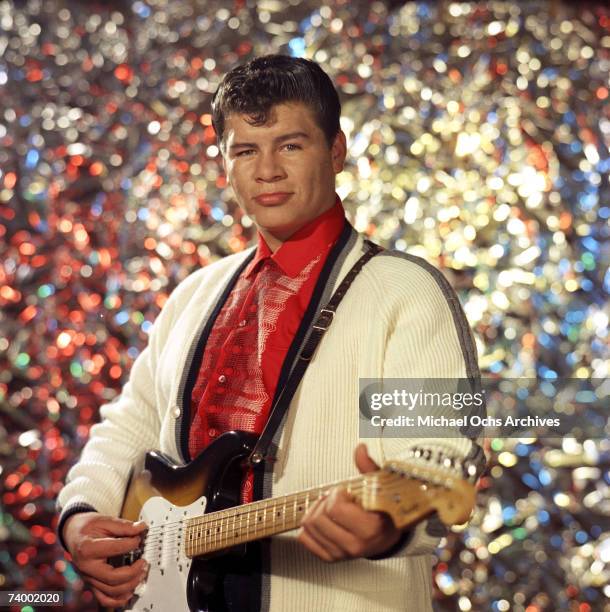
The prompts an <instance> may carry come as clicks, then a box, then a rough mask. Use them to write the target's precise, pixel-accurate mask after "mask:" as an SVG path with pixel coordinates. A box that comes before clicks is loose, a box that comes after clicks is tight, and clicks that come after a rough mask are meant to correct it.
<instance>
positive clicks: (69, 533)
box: [63, 512, 148, 607]
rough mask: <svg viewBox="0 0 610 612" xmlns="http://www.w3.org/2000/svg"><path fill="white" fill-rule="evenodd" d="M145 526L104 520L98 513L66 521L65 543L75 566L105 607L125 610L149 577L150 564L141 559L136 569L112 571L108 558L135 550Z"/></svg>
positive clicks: (127, 568)
mask: <svg viewBox="0 0 610 612" xmlns="http://www.w3.org/2000/svg"><path fill="white" fill-rule="evenodd" d="M146 529H147V527H146V524H145V523H143V522H137V523H133V522H132V521H128V520H126V519H119V518H113V517H110V516H104V515H102V514H98V513H97V512H79V513H77V514H73V515H72V516H71V517H69V518H68V520H67V521H66V523H65V525H64V528H63V536H64V542H65V543H66V546H67V548H68V551H69V552H70V554H71V555H72V559H73V561H74V565H76V567H77V568H78V570H79V571H80V572H81V574H82V575H83V578H84V579H85V580H86V581H87V582H88V583H89V584H90V585H91V587H92V589H93V593H94V595H95V596H96V598H97V600H98V601H99V602H100V604H102V605H103V606H110V607H115V606H124V605H125V604H127V602H128V601H129V600H130V599H131V598H132V597H133V592H134V590H135V588H136V587H137V586H138V584H139V583H140V582H142V580H143V579H144V577H145V576H146V573H147V571H148V564H147V563H146V561H144V559H138V560H137V561H136V562H135V563H134V564H133V565H125V566H123V567H117V568H115V567H112V566H111V565H109V564H108V562H107V560H108V557H114V556H116V555H121V554H123V553H127V552H130V551H132V550H135V549H136V548H138V547H139V546H140V542H141V539H142V535H143V533H144V532H145V531H146Z"/></svg>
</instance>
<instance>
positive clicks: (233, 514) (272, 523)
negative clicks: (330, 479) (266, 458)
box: [185, 472, 380, 557]
mask: <svg viewBox="0 0 610 612" xmlns="http://www.w3.org/2000/svg"><path fill="white" fill-rule="evenodd" d="M379 474H380V472H370V473H368V474H365V475H363V476H358V477H356V478H351V479H349V480H343V481H340V482H335V483H332V484H329V485H323V486H321V487H313V488H311V489H307V490H305V491H299V492H298V493H292V494H290V495H284V496H281V497H274V498H271V499H264V500H261V501H257V502H253V503H250V504H245V505H243V506H236V507H234V508H228V509H227V510H220V511H218V512H211V513H210V514H204V515H202V516H200V517H197V518H193V519H189V520H188V521H187V524H186V530H185V543H186V556H187V557H197V556H199V555H206V554H209V553H212V552H215V551H219V550H224V549H226V548H231V547H232V546H236V545H238V544H243V543H245V542H252V541H254V540H260V539H262V538H267V537H269V536H272V535H276V534H278V533H283V532H285V531H290V530H292V529H296V528H297V527H299V525H300V523H301V519H302V518H303V516H304V514H305V513H306V512H307V510H308V509H309V507H310V506H311V505H312V504H313V503H314V502H315V501H316V500H318V499H320V497H322V496H323V495H325V494H326V493H327V492H329V491H330V489H331V488H333V487H336V486H340V487H343V488H345V489H346V490H347V492H348V493H349V494H351V495H352V496H353V497H354V498H356V499H357V500H358V501H359V502H360V503H361V504H362V506H363V507H364V508H367V507H368V506H369V503H367V502H369V501H370V500H371V499H374V498H375V496H376V495H377V489H378V486H379V483H378V481H379V478H378V476H379Z"/></svg>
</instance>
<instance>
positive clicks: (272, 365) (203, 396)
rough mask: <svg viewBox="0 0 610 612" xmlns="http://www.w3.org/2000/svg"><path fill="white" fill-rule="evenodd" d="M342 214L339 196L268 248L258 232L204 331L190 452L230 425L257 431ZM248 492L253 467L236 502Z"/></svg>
mask: <svg viewBox="0 0 610 612" xmlns="http://www.w3.org/2000/svg"><path fill="white" fill-rule="evenodd" d="M344 223H345V214H344V210H343V206H342V204H341V200H340V198H339V196H336V199H335V204H334V206H333V207H332V208H331V209H330V210H328V211H326V212H325V213H323V214H321V215H320V216H318V217H316V218H315V219H313V220H312V221H311V222H309V223H308V224H307V225H305V226H304V227H302V228H301V229H300V230H299V231H298V232H296V233H295V234H293V235H292V236H291V237H290V239H289V240H287V241H286V242H284V243H283V244H282V246H280V248H279V249H278V250H277V251H276V252H275V253H272V252H271V249H270V248H269V247H268V246H267V243H266V242H265V240H264V238H263V237H262V236H261V234H260V233H259V234H258V247H257V251H256V255H255V257H254V259H253V260H252V261H251V262H250V264H248V266H247V267H246V268H245V270H244V271H243V272H242V274H241V275H240V277H239V279H238V280H237V282H236V283H235V286H234V287H233V290H232V291H231V293H230V295H229V297H228V298H227V301H226V302H225V303H224V305H223V306H222V308H221V310H220V312H219V314H218V317H217V318H216V321H215V322H214V325H213V327H212V330H211V331H210V335H209V337H208V340H207V343H206V347H205V351H204V354H203V359H202V363H201V367H200V369H199V374H198V376H197V380H196V382H195V385H194V387H193V392H192V394H191V406H193V410H192V418H191V428H190V431H189V453H190V456H191V458H195V457H196V456H197V455H198V454H199V453H200V452H201V451H202V450H204V449H205V448H206V447H207V445H208V444H210V442H212V441H213V440H214V439H215V438H217V437H218V436H219V435H221V434H222V433H225V432H227V431H231V430H233V429H236V430H242V431H248V432H252V433H257V434H260V433H261V432H262V430H263V427H264V425H265V423H266V421H267V418H268V416H269V410H270V409H271V403H272V401H273V397H274V394H275V389H276V387H277V383H278V379H279V376H280V371H281V369H282V364H283V363H284V359H285V357H286V354H287V352H288V349H289V347H290V345H291V343H292V341H293V339H294V336H295V334H296V332H297V330H298V328H299V325H300V324H301V320H302V318H303V315H304V313H305V311H306V309H307V306H308V305H309V301H310V299H311V296H312V293H313V290H314V288H315V285H316V282H317V280H318V277H319V275H320V272H321V270H322V267H323V266H324V262H325V261H326V257H327V256H328V254H329V252H330V250H331V248H332V246H333V245H334V243H335V242H336V241H337V239H338V238H339V235H340V234H341V230H342V229H343V226H344ZM251 499H252V474H251V473H250V474H249V477H248V478H247V479H246V481H245V483H244V486H243V489H242V501H243V502H247V501H251Z"/></svg>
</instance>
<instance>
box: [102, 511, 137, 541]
mask: <svg viewBox="0 0 610 612" xmlns="http://www.w3.org/2000/svg"><path fill="white" fill-rule="evenodd" d="M96 527H98V528H101V529H104V530H105V531H106V532H107V533H108V534H111V535H114V536H126V537H129V536H135V535H138V534H141V533H142V532H144V531H146V530H147V529H148V526H147V525H146V523H145V522H144V521H136V522H135V523H134V522H133V521H128V520H127V519H122V518H114V517H111V516H100V517H99V519H98V520H97V521H96Z"/></svg>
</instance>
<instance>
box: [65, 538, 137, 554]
mask: <svg viewBox="0 0 610 612" xmlns="http://www.w3.org/2000/svg"><path fill="white" fill-rule="evenodd" d="M141 543H142V539H141V538H139V537H131V538H93V537H91V536H88V537H85V538H83V539H82V540H81V542H80V543H79V545H78V546H77V548H76V551H75V553H76V555H77V557H80V558H83V559H106V558H108V557H114V556H116V555H121V554H123V553H127V552H131V551H132V550H136V549H137V548H139V547H140V544H141Z"/></svg>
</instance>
